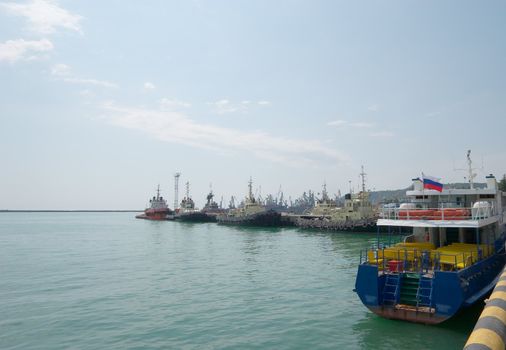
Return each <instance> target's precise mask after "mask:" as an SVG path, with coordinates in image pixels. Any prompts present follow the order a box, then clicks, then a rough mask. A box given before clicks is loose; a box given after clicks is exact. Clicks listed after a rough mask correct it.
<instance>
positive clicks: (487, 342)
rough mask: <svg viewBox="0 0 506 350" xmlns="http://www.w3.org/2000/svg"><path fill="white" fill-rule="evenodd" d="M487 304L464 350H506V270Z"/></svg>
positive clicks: (505, 269)
mask: <svg viewBox="0 0 506 350" xmlns="http://www.w3.org/2000/svg"><path fill="white" fill-rule="evenodd" d="M485 303H486V305H485V308H484V309H483V311H482V313H481V315H480V318H479V319H478V322H476V326H474V329H473V332H472V333H471V335H470V336H469V339H468V340H467V343H466V345H465V346H464V350H483V349H491V350H499V349H501V350H502V349H505V348H506V268H504V270H503V272H502V274H501V277H499V281H498V282H497V284H496V285H495V287H494V291H493V292H492V295H491V296H490V298H489V299H487V300H486V301H485Z"/></svg>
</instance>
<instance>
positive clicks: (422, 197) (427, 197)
mask: <svg viewBox="0 0 506 350" xmlns="http://www.w3.org/2000/svg"><path fill="white" fill-rule="evenodd" d="M415 198H416V199H429V196H416V197H415Z"/></svg>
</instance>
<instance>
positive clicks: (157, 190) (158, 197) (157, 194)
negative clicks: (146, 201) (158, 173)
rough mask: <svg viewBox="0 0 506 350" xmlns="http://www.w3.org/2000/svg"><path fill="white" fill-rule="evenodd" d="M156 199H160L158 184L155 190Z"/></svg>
mask: <svg viewBox="0 0 506 350" xmlns="http://www.w3.org/2000/svg"><path fill="white" fill-rule="evenodd" d="M156 199H157V200H158V199H160V184H158V187H157V188H156Z"/></svg>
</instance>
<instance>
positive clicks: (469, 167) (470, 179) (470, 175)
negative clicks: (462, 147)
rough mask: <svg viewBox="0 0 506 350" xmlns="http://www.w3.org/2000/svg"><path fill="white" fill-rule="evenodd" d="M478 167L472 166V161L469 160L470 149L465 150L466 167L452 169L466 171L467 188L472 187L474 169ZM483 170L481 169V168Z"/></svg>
mask: <svg viewBox="0 0 506 350" xmlns="http://www.w3.org/2000/svg"><path fill="white" fill-rule="evenodd" d="M479 169H480V168H473V161H472V160H471V150H468V151H467V169H454V170H463V171H467V181H468V182H469V188H470V189H474V178H475V177H476V176H477V174H476V173H474V171H475V170H479ZM481 170H483V169H481Z"/></svg>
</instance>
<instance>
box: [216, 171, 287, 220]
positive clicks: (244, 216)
mask: <svg viewBox="0 0 506 350" xmlns="http://www.w3.org/2000/svg"><path fill="white" fill-rule="evenodd" d="M252 185H253V181H252V180H251V179H250V180H249V183H248V187H249V193H248V197H246V199H245V202H244V206H243V207H240V208H236V209H230V210H229V211H228V212H227V213H223V214H219V215H218V216H217V217H216V220H217V221H218V224H223V225H242V226H280V225H281V214H280V213H278V212H276V211H274V210H267V209H266V208H265V207H263V206H262V205H260V203H258V201H257V200H256V199H255V197H254V196H253V191H252Z"/></svg>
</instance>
